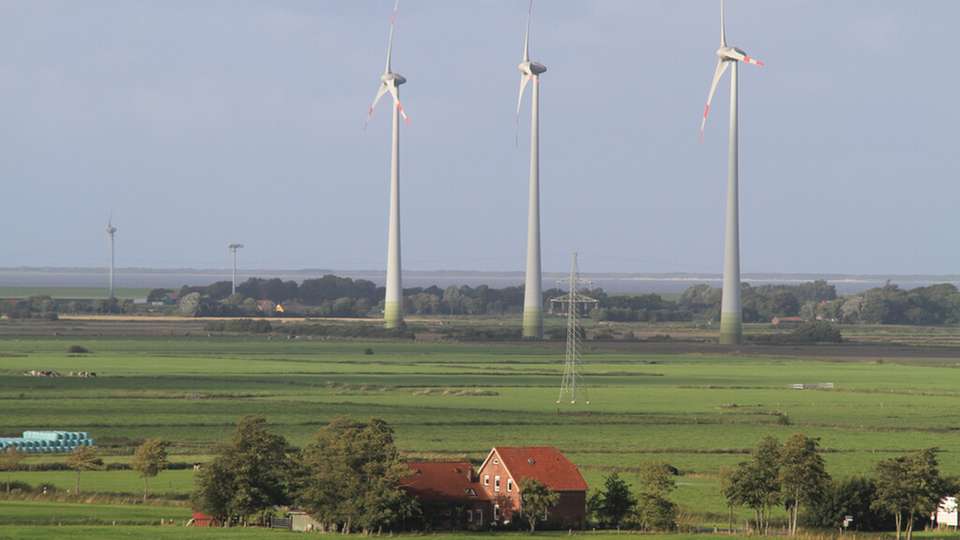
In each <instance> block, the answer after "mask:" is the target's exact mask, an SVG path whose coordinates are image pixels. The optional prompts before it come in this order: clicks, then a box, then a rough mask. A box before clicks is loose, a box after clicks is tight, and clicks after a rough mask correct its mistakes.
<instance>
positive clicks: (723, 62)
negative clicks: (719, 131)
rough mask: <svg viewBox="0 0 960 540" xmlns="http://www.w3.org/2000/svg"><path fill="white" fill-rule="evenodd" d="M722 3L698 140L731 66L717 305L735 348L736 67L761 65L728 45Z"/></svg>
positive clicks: (723, 334) (725, 335) (723, 333)
mask: <svg viewBox="0 0 960 540" xmlns="http://www.w3.org/2000/svg"><path fill="white" fill-rule="evenodd" d="M723 7H724V6H723V0H720V48H719V49H717V57H718V59H717V68H716V70H715V71H714V74H713V82H711V83H710V93H709V94H708V95H707V105H706V107H704V109H703V120H702V121H701V122H700V139H701V140H703V131H704V128H705V127H706V125H707V116H708V115H709V114H710V102H711V101H713V95H714V94H715V93H716V91H717V85H719V84H720V79H721V78H722V77H723V74H724V73H725V72H726V71H727V68H728V67H732V68H733V69H732V70H731V73H730V142H729V144H730V150H729V153H730V155H729V164H728V169H727V211H726V226H725V231H724V251H723V299H722V301H721V304H720V343H723V344H727V345H736V344H739V343H740V342H741V341H742V340H743V313H742V310H741V307H740V209H739V198H740V197H739V190H740V185H739V144H738V143H739V130H738V126H737V121H738V119H739V113H738V110H737V109H738V107H737V105H738V100H739V96H738V93H739V90H738V89H739V85H738V75H739V64H740V62H746V63H748V64H753V65H755V66H763V62H761V61H760V60H757V59H756V58H752V57H750V56H749V55H747V53H745V52H743V51H742V50H741V49H738V48H736V47H730V46H728V45H727V32H726V29H725V25H724V13H723V11H724V9H723Z"/></svg>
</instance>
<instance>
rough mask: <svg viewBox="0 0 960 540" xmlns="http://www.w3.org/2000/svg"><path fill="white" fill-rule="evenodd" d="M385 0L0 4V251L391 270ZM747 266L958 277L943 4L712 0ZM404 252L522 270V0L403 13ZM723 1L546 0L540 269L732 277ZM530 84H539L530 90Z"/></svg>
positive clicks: (398, 51) (541, 5)
mask: <svg viewBox="0 0 960 540" xmlns="http://www.w3.org/2000/svg"><path fill="white" fill-rule="evenodd" d="M391 8H392V0H338V1H334V0H326V1H323V0H309V1H306V0H303V1H294V0H289V1H268V0H261V1H242V0H230V1H227V0H220V1H218V0H207V1H203V2H196V1H193V0H163V1H160V0H158V1H139V0H114V1H92V0H91V1H84V2H76V1H73V0H65V1H48V0H21V1H9V0H4V1H3V2H2V3H0V119H2V125H3V126H4V127H3V129H0V178H2V185H3V186H4V187H5V190H4V192H3V193H2V197H3V201H4V205H3V207H2V210H0V230H2V231H3V233H2V240H0V266H19V265H30V266H33V265H56V266H100V265H103V264H105V261H106V257H107V242H106V235H105V233H104V231H103V229H104V227H105V225H106V221H107V218H108V216H109V214H110V213H111V211H112V212H113V216H114V222H115V224H116V225H117V226H118V227H119V232H118V233H117V250H118V256H117V262H118V265H120V266H154V267H224V266H226V265H227V264H228V261H229V258H228V252H227V248H226V245H227V243H228V242H231V241H238V242H244V243H245V244H246V245H247V247H246V248H245V249H244V250H243V252H242V259H243V263H244V265H245V266H248V267H263V268H267V267H268V268H338V269H376V268H383V266H384V264H385V259H386V239H387V235H386V224H387V203H388V187H389V183H388V182H389V176H388V173H389V150H390V148H389V137H390V134H389V107H388V106H383V105H381V108H380V109H379V110H378V111H377V114H376V116H375V118H374V120H373V122H372V123H371V124H370V126H369V128H368V129H367V131H366V132H364V131H363V120H364V117H365V114H366V110H367V107H368V105H369V103H370V101H371V99H372V97H373V95H374V93H375V92H376V90H377V84H378V77H379V75H380V73H381V72H382V70H383V62H384V53H385V48H386V39H387V30H388V17H389V13H390V10H391ZM727 9H728V13H727V34H728V37H729V40H730V42H731V44H732V45H736V46H738V47H740V48H743V49H745V50H746V51H747V52H748V53H749V54H751V55H753V56H756V57H758V58H760V59H762V60H764V61H765V62H766V64H767V67H765V68H756V67H753V66H743V67H742V68H741V71H740V73H741V96H740V97H741V154H740V162H741V239H742V256H743V270H744V271H745V272H846V273H956V272H958V271H960V244H958V242H957V239H956V233H957V229H958V225H960V217H958V216H960V213H958V211H957V209H958V198H960V197H958V196H960V183H958V181H960V174H958V173H960V151H958V144H957V143H958V134H957V125H958V121H960V109H958V107H957V103H956V102H957V100H956V94H957V92H958V90H960V84H958V83H960V76H958V70H957V60H956V58H957V57H956V53H957V50H958V43H957V39H956V33H955V25H956V22H957V21H958V20H960V2H954V1H948V0H940V1H918V2H904V1H902V0H900V1H892V0H870V1H844V2H837V1H828V0H729V1H728V2H727ZM400 10H401V11H400V17H399V21H398V26H397V35H396V43H395V48H394V68H395V70H396V71H398V72H400V73H402V74H403V75H404V76H406V77H407V79H408V83H407V84H406V85H405V86H403V99H404V105H405V108H406V110H407V111H408V113H409V114H410V116H411V120H412V122H411V123H410V125H409V126H405V127H404V128H403V133H402V144H401V153H402V166H403V168H402V171H401V184H402V189H401V193H402V199H401V204H402V212H401V215H402V231H403V232H402V234H403V263H404V266H405V267H406V268H411V269H421V270H428V269H463V270H474V269H478V270H522V269H523V264H524V250H525V242H526V206H527V200H526V197H527V174H528V168H527V167H528V165H527V163H528V161H527V160H528V156H529V153H528V152H529V145H528V143H527V141H528V132H527V131H526V129H525V128H527V127H528V126H529V114H528V111H529V108H528V107H529V105H528V102H527V103H525V107H524V114H523V115H522V117H521V123H520V125H521V136H520V141H521V142H520V146H519V148H518V147H517V146H516V145H515V118H514V107H515V105H516V98H517V96H516V94H517V86H518V82H519V73H518V71H517V69H516V64H517V63H518V62H519V61H520V55H521V44H522V34H523V27H524V20H525V16H526V2H525V1H524V0H474V1H469V2H468V1H456V2H454V1H449V0H404V1H403V2H402V4H401V8H400ZM718 11H719V9H718V2H716V1H713V0H660V1H654V0H649V1H639V0H618V1H615V0H594V1H587V0H540V1H539V2H538V3H537V5H536V7H535V16H534V22H533V34H532V40H531V41H532V56H533V59H535V60H538V61H541V62H542V63H544V64H546V65H547V67H548V68H549V71H547V73H546V74H544V75H543V79H542V86H541V88H542V107H541V122H542V134H541V160H542V161H541V183H542V224H543V256H544V269H545V270H564V269H565V268H567V266H568V260H569V253H570V252H571V251H573V250H579V251H580V253H581V267H582V269H584V270H585V271H592V272H602V271H622V272H668V271H688V272H717V273H719V272H720V271H721V269H722V239H723V229H722V225H723V211H724V208H723V204H724V193H725V181H726V179H725V175H726V172H725V171H726V145H727V137H726V122H727V115H728V110H729V108H728V96H729V93H728V92H729V91H728V89H729V85H723V86H722V87H721V90H720V91H719V92H718V96H717V99H716V101H715V105H714V109H713V116H712V119H711V120H712V121H711V123H710V124H709V125H708V127H707V134H706V140H705V142H704V143H703V144H700V143H699V142H698V126H699V121H700V114H701V112H702V108H703V103H704V100H705V98H706V93H707V89H708V85H709V82H710V77H711V75H712V73H713V68H714V64H715V61H716V58H715V56H714V51H715V49H716V48H717V45H718V42H719V35H718V34H719V31H718V26H719V21H718V19H719V13H718ZM528 99H529V98H528Z"/></svg>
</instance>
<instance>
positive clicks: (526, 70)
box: [517, 60, 547, 76]
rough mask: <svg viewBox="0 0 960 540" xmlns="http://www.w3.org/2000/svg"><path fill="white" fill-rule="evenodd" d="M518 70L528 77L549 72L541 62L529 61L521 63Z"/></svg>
mask: <svg viewBox="0 0 960 540" xmlns="http://www.w3.org/2000/svg"><path fill="white" fill-rule="evenodd" d="M517 69H519V70H520V73H522V74H524V75H526V76H533V75H540V74H541V73H543V72H545V71H547V66H545V65H543V64H541V63H539V62H531V61H529V60H527V61H526V62H520V64H519V65H518V66H517Z"/></svg>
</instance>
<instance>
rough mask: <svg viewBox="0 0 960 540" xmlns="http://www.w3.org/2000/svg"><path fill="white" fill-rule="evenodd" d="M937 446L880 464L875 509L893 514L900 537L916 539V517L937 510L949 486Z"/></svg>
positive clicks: (877, 469) (908, 539) (878, 466)
mask: <svg viewBox="0 0 960 540" xmlns="http://www.w3.org/2000/svg"><path fill="white" fill-rule="evenodd" d="M937 452H938V450H937V449H936V448H928V449H926V450H920V451H919V452H914V453H912V454H907V455H904V456H899V457H895V458H891V459H886V460H883V461H881V462H880V463H878V464H877V468H876V474H877V498H876V500H875V501H874V502H873V505H872V506H873V508H874V509H878V510H885V511H887V512H890V513H891V514H893V517H894V521H895V523H896V527H897V540H900V537H901V533H902V532H903V531H905V532H906V536H907V540H911V539H912V538H913V524H914V518H915V517H916V516H918V515H926V514H927V513H929V512H932V511H934V510H936V508H937V505H938V504H939V502H940V499H941V498H943V497H944V496H945V495H946V494H947V490H948V486H947V483H946V482H945V481H944V479H943V478H942V477H941V476H940V469H939V464H938V462H937Z"/></svg>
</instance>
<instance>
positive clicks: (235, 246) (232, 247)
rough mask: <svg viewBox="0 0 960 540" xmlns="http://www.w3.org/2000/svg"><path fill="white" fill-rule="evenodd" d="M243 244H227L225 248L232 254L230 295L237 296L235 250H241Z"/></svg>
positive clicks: (236, 257)
mask: <svg viewBox="0 0 960 540" xmlns="http://www.w3.org/2000/svg"><path fill="white" fill-rule="evenodd" d="M242 247H243V244H228V245H227V248H228V249H229V250H230V253H233V279H232V280H231V286H230V294H231V295H234V294H237V259H238V256H237V250H238V249H240V248H242Z"/></svg>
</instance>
